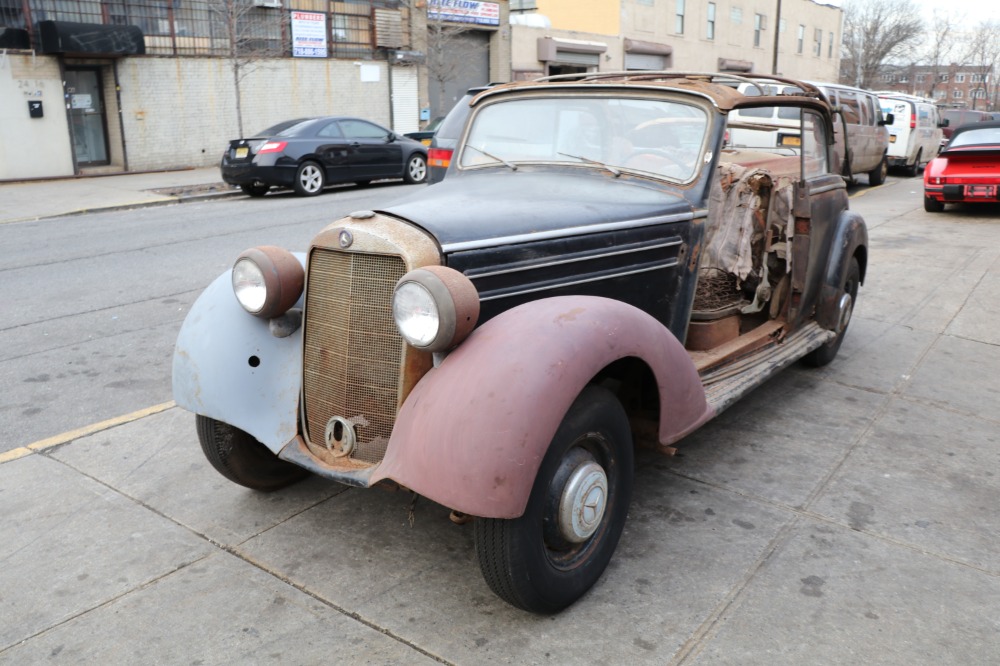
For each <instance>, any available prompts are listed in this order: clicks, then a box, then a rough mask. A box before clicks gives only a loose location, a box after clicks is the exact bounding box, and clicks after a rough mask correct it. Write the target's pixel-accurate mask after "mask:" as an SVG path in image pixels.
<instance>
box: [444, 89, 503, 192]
mask: <svg viewBox="0 0 1000 666" xmlns="http://www.w3.org/2000/svg"><path fill="white" fill-rule="evenodd" d="M494 85H497V84H495V83H488V84H486V85H485V86H477V87H475V88H469V89H468V91H466V93H465V95H463V96H462V99H460V100H458V101H457V102H455V106H453V107H451V111H449V112H448V115H446V116H445V117H444V120H443V121H441V125H440V126H439V127H438V129H437V132H435V133H434V136H433V137H432V138H431V144H430V149H429V150H428V153H427V165H428V169H429V171H428V174H427V182H428V183H430V184H432V185H433V184H434V183H438V182H440V181H442V180H444V176H445V174H446V173H448V167H449V166H451V156H452V154H453V153H454V151H455V146H456V144H457V143H458V137H459V136H460V135H461V133H462V129H463V128H464V127H465V121H466V120H467V119H468V117H469V102H471V101H472V98H473V97H475V96H476V95H478V94H479V93H481V92H482V91H484V90H487V89H489V88H490V87H491V86H494Z"/></svg>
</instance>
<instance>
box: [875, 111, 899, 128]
mask: <svg viewBox="0 0 1000 666" xmlns="http://www.w3.org/2000/svg"><path fill="white" fill-rule="evenodd" d="M894 122H896V116H894V115H893V114H891V113H887V114H885V117H884V118H883V119H882V120H880V121H878V124H879V125H883V126H884V125H891V124H893V123H894Z"/></svg>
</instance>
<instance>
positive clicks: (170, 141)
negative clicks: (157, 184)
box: [118, 57, 389, 171]
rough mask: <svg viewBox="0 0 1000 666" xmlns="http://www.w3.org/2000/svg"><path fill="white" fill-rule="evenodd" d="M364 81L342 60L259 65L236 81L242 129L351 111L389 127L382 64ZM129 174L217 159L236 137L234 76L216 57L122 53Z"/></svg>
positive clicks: (251, 130)
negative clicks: (125, 55) (375, 74)
mask: <svg viewBox="0 0 1000 666" xmlns="http://www.w3.org/2000/svg"><path fill="white" fill-rule="evenodd" d="M365 64H366V65H370V66H374V67H376V68H377V69H378V71H379V80H378V81H377V82H362V81H361V77H360V70H361V67H360V65H356V64H354V62H352V61H345V60H318V59H317V60H312V59H310V60H306V59H282V60H273V61H267V62H262V63H259V64H258V65H257V66H256V68H255V69H254V70H253V71H251V72H250V73H248V74H247V75H246V76H245V77H244V78H243V80H242V81H241V84H240V85H241V89H242V94H243V127H244V133H245V134H248V135H252V134H253V133H255V132H259V131H260V130H262V129H264V128H265V127H268V126H270V125H273V124H274V123H276V122H279V121H282V120H287V119H290V118H297V117H300V116H310V115H335V114H345V115H356V116H361V117H363V118H368V119H369V120H373V121H375V122H377V123H380V124H382V125H386V126H388V125H389V93H388V80H387V72H386V64H385V63H370V62H366V63H365ZM118 71H119V80H120V82H121V100H122V109H123V112H122V125H123V127H124V131H125V141H126V146H127V150H128V162H129V170H130V171H145V170H154V169H169V168H179V167H189V166H211V165H214V164H217V163H218V162H219V160H220V159H221V157H222V151H223V150H224V148H225V146H226V145H227V144H228V142H229V140H230V139H235V138H238V134H239V129H238V123H237V119H236V101H235V93H234V86H233V74H232V70H231V69H230V67H229V61H227V60H224V59H220V58H149V57H146V58H127V59H123V60H122V61H121V62H120V63H119V70H118Z"/></svg>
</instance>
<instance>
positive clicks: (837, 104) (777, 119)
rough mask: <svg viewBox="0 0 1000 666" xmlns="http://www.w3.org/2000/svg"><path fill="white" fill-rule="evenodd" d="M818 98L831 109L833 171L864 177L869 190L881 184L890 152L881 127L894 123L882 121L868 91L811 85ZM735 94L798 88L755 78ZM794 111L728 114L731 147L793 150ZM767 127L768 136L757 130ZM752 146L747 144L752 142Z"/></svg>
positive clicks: (782, 92) (788, 91)
mask: <svg viewBox="0 0 1000 666" xmlns="http://www.w3.org/2000/svg"><path fill="white" fill-rule="evenodd" d="M812 85H813V86H815V87H816V88H818V89H819V91H820V93H821V94H822V95H823V96H824V97H825V98H826V99H827V100H828V101H829V104H830V105H831V106H832V107H833V108H834V133H835V136H834V139H835V142H836V145H835V147H834V155H833V169H834V170H835V171H836V172H837V173H840V174H841V175H842V176H843V177H844V178H845V179H847V180H848V181H849V182H854V178H855V176H856V175H858V174H861V173H867V174H868V183H869V185H881V184H882V183H883V182H885V177H886V173H887V171H888V161H887V158H886V155H887V152H888V150H889V132H888V130H886V129H885V125H886V123H890V124H891V123H892V121H893V118H892V116H891V115H890V116H889V117H883V116H882V108H881V105H880V104H879V102H878V98H877V96H876V95H875V94H874V93H872V92H869V91H867V90H862V89H860V88H852V87H850V86H842V85H839V84H834V83H814V84H812ZM738 89H739V90H740V92H742V93H743V94H744V95H748V96H763V95H779V96H780V95H789V94H796V92H798V88H797V86H794V85H790V84H787V83H775V82H771V83H766V82H765V81H764V80H763V79H761V78H756V79H755V81H754V82H753V83H742V84H740V85H739V86H738ZM794 114H795V110H794V109H789V108H787V107H782V106H772V107H758V108H744V109H738V110H736V111H732V112H731V116H732V117H731V119H730V128H731V129H730V145H732V146H734V147H745V148H753V147H755V144H756V147H762V148H790V149H792V150H797V146H798V142H799V141H800V138H799V136H798V129H796V127H797V124H798V123H797V119H796V118H795V117H793V115H794ZM761 126H765V127H770V128H771V129H772V131H771V132H769V133H762V132H761V131H759V128H760V127H761ZM751 141H752V143H748V142H751Z"/></svg>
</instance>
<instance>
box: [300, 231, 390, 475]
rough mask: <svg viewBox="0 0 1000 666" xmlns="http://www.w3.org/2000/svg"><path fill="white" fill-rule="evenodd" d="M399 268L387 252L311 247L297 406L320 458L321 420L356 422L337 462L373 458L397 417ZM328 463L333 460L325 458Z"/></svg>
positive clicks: (380, 453) (327, 455)
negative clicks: (351, 443)
mask: <svg viewBox="0 0 1000 666" xmlns="http://www.w3.org/2000/svg"><path fill="white" fill-rule="evenodd" d="M405 272H406V268H405V264H404V262H403V259H402V258H401V257H398V256H393V255H381V254H360V253H348V252H338V251H332V250H327V249H321V248H317V249H314V250H313V252H312V255H311V257H310V260H309V279H308V285H307V290H306V302H305V316H306V321H305V330H304V356H303V376H302V387H303V405H304V410H305V419H304V420H305V434H306V441H307V444H308V446H309V448H310V450H312V452H313V453H314V454H315V455H318V456H319V457H321V458H323V459H329V458H330V457H331V456H336V452H333V451H328V450H327V448H326V447H325V444H324V441H325V440H324V432H325V430H326V424H327V422H328V421H329V420H330V418H331V417H334V416H341V417H344V418H346V419H349V420H351V421H352V422H353V423H354V424H355V430H356V432H357V448H356V450H355V451H354V453H353V454H352V455H351V456H350V460H347V459H345V458H335V460H336V462H337V463H338V464H341V465H344V464H347V465H351V464H352V461H353V464H357V463H367V464H375V463H378V462H380V461H381V460H382V458H383V457H384V455H385V449H386V445H387V444H388V441H389V435H390V434H391V433H392V426H393V423H394V421H395V418H396V408H397V401H398V399H399V387H400V368H401V365H402V362H403V347H404V342H403V339H402V337H400V335H399V333H398V331H397V330H396V326H395V324H394V323H393V320H392V291H393V287H395V285H396V282H397V280H399V278H401V277H402V276H403V274H404V273H405ZM328 462H334V460H328Z"/></svg>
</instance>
